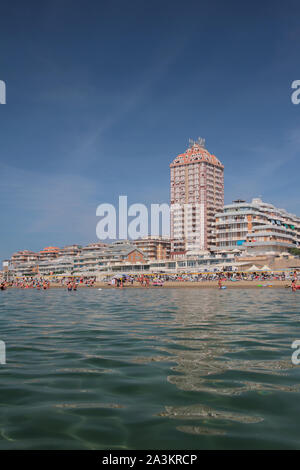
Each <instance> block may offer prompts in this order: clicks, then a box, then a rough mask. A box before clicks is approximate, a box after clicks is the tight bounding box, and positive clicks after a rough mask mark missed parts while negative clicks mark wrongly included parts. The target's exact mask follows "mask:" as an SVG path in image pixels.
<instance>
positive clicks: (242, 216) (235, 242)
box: [214, 198, 300, 255]
mask: <svg viewBox="0 0 300 470" xmlns="http://www.w3.org/2000/svg"><path fill="white" fill-rule="evenodd" d="M214 233H215V245H216V249H217V250H233V249H242V250H246V251H247V252H248V253H249V254H253V255H260V254H266V253H269V254H277V253H281V252H284V251H287V250H288V249H289V248H295V247H297V246H298V245H299V243H300V218H299V217H297V216H296V215H294V214H290V213H289V212H287V211H286V210H284V209H278V208H277V207H275V206H274V205H272V204H268V203H265V202H263V201H262V200H261V199H259V198H255V199H252V201H251V203H248V202H246V201H242V200H238V201H234V202H233V204H229V205H226V206H224V210H223V211H222V212H218V213H217V214H216V220H215V230H214Z"/></svg>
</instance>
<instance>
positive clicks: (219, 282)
mask: <svg viewBox="0 0 300 470" xmlns="http://www.w3.org/2000/svg"><path fill="white" fill-rule="evenodd" d="M218 286H219V289H222V287H223V285H222V281H221V278H220V277H219V280H218Z"/></svg>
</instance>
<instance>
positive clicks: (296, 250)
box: [289, 248, 300, 256]
mask: <svg viewBox="0 0 300 470" xmlns="http://www.w3.org/2000/svg"><path fill="white" fill-rule="evenodd" d="M289 253H291V255H294V256H300V248H289Z"/></svg>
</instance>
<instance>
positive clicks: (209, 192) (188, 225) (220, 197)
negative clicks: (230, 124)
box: [170, 138, 224, 257]
mask: <svg viewBox="0 0 300 470" xmlns="http://www.w3.org/2000/svg"><path fill="white" fill-rule="evenodd" d="M204 145H205V141H204V139H200V138H199V139H198V140H197V141H196V142H195V141H190V146H189V148H188V149H187V150H186V151H185V152H184V153H183V154H180V155H178V156H177V157H176V158H175V159H174V160H173V162H172V163H171V164H170V171H171V256H172V257H178V256H184V255H185V254H188V253H196V252H201V251H204V250H209V249H210V248H211V246H212V245H213V225H214V221H215V213H216V212H219V211H221V210H222V209H223V206H224V166H223V165H222V163H221V162H220V161H219V160H218V159H217V158H216V157H215V156H214V155H212V154H210V153H209V152H208V150H206V148H205V146H204Z"/></svg>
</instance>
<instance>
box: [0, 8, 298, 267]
mask: <svg viewBox="0 0 300 470" xmlns="http://www.w3.org/2000/svg"><path fill="white" fill-rule="evenodd" d="M299 13H300V6H299V2H297V1H289V0H288V1H286V2H282V1H280V2H279V1H260V2H255V1H252V2H247V3H246V2H240V1H227V2H224V1H221V0H220V1H199V0H198V1H193V0H191V1H190V0H186V1H185V2H182V1H181V2H177V1H176V0H173V1H169V0H164V1H163V2H161V1H156V0H152V1H151V2H150V1H148V2H144V1H143V0H139V1H130V0H129V1H127V2H125V1H120V0H119V1H116V0H109V1H101V0H100V1H93V0H90V1H78V0H53V1H45V2H35V1H30V0H29V1H27V2H23V1H15V2H8V1H3V2H1V15H0V80H4V81H5V82H6V86H7V104H6V105H0V136H1V152H0V159H1V172H0V175H1V180H0V209H1V232H0V258H1V259H3V258H7V257H9V256H10V255H11V254H12V253H13V252H14V251H16V250H19V249H25V248H28V249H32V250H39V249H41V248H43V247H44V246H47V245H57V246H63V245H65V244H71V243H82V244H85V243H88V242H91V241H95V240H96V233H95V230H96V224H97V221H98V220H97V217H96V215H95V214H96V207H97V205H98V204H100V203H102V202H109V203H116V201H117V198H118V195H119V194H125V195H127V196H128V202H129V204H130V203H134V202H141V203H145V204H150V203H151V202H167V203H168V202H169V163H170V162H171V160H172V159H173V158H174V157H175V156H176V155H177V154H178V153H181V152H183V151H184V150H185V149H186V147H187V144H188V139H189V138H197V137H198V136H202V137H205V138H206V145H207V148H208V150H209V151H210V152H212V153H214V154H215V155H216V156H217V157H218V158H219V159H220V160H221V161H222V162H223V163H224V165H225V202H227V203H229V202H230V201H231V200H232V199H234V198H245V199H249V198H252V197H255V196H259V195H261V196H262V197H263V198H264V199H265V200H266V201H268V202H273V203H274V204H276V205H278V206H280V207H284V208H286V209H288V210H290V211H292V212H295V213H298V214H300V200H299V170H300V161H299V148H300V105H298V106H296V105H293V104H292V103H291V98H290V97H291V93H292V91H291V83H292V81H293V80H296V79H300V67H299V65H300V59H299V57H300V54H299V52H300V50H299V49H300V46H299V44H300V23H299Z"/></svg>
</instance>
